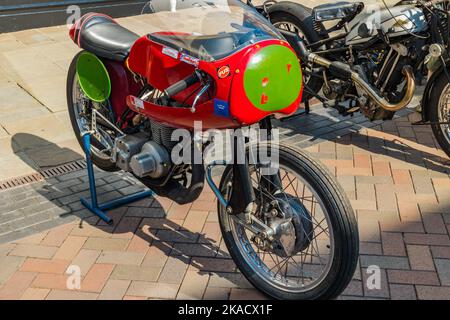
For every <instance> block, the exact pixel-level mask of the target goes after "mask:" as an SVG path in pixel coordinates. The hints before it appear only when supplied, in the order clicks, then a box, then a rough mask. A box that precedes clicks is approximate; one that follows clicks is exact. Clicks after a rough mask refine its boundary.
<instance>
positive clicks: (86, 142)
mask: <svg viewBox="0 0 450 320" xmlns="http://www.w3.org/2000/svg"><path fill="white" fill-rule="evenodd" d="M82 139H83V146H84V152H85V154H86V166H87V171H88V177H89V190H90V193H91V201H89V200H87V199H85V198H81V199H80V200H81V203H82V204H83V205H84V206H85V207H86V208H87V209H89V210H90V211H91V212H92V213H93V214H95V215H97V216H99V217H100V218H101V219H102V220H103V221H105V222H106V223H108V224H112V223H113V220H112V219H111V218H110V217H108V216H107V215H106V213H105V211H107V210H110V209H114V208H118V207H120V206H123V205H125V204H128V203H131V202H134V201H137V200H140V199H142V198H145V197H149V196H152V195H153V192H152V191H151V190H143V191H140V192H138V193H135V194H131V195H128V196H124V197H122V198H120V199H115V200H111V201H108V202H106V203H104V204H100V205H99V204H98V200H97V189H96V186H95V176H94V165H93V164H92V155H91V134H90V133H86V134H85V135H83V137H82Z"/></svg>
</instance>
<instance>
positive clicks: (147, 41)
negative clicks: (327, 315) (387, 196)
mask: <svg viewBox="0 0 450 320" xmlns="http://www.w3.org/2000/svg"><path fill="white" fill-rule="evenodd" d="M146 10H148V12H149V13H148V14H143V15H142V16H139V19H141V21H143V22H145V23H146V24H147V25H148V26H149V29H150V30H151V32H150V33H149V34H147V35H145V36H142V37H139V36H138V35H136V34H134V33H133V32H131V31H129V30H127V29H125V28H124V27H122V26H120V25H119V24H118V23H116V22H115V21H114V20H113V19H112V18H110V17H108V16H105V15H102V14H95V13H91V14H86V15H85V16H83V17H82V18H81V19H80V20H79V21H77V22H76V23H75V24H74V26H73V27H72V29H71V30H70V36H71V38H72V39H73V41H74V42H75V43H76V44H77V45H78V46H79V47H80V48H82V49H84V50H83V51H81V52H80V53H78V54H77V55H76V56H75V57H74V59H73V61H72V63H71V65H70V69H69V73H68V79H67V102H68V108H69V114H70V118H71V121H72V125H73V129H74V131H75V134H76V136H77V137H78V138H79V141H80V144H81V137H82V136H83V134H84V133H86V132H90V133H91V139H92V141H91V145H92V150H91V153H92V159H93V162H94V163H95V164H96V165H97V166H98V167H99V168H101V169H103V170H106V171H114V170H125V171H127V172H130V173H132V174H133V175H134V176H136V177H137V178H138V179H139V180H140V181H142V182H143V183H144V184H145V185H147V186H148V187H149V188H151V189H152V190H153V191H155V192H157V193H158V194H161V195H164V196H167V197H169V198H170V199H172V200H174V201H175V202H177V203H180V204H185V203H189V202H192V201H194V200H196V199H197V198H198V196H199V195H200V193H201V192H202V190H203V186H204V181H205V180H206V181H207V183H208V184H209V185H210V187H211V188H212V190H213V191H214V193H215V194H216V196H217V198H218V213H219V223H220V226H221V230H222V234H223V239H224V241H225V243H226V246H227V248H228V251H229V253H230V255H231V257H232V258H233V260H234V261H235V263H236V264H237V266H238V268H239V269H240V271H241V272H242V273H243V274H244V276H245V277H246V278H247V279H248V280H249V281H250V282H251V283H252V284H253V285H254V286H255V287H256V288H258V289H259V290H261V291H262V292H264V293H266V294H268V295H269V296H271V297H273V298H278V299H318V298H322V299H323V298H334V297H336V296H337V295H338V294H340V293H341V292H342V290H343V289H344V288H345V287H346V286H347V284H348V282H349V281H350V279H351V278H352V275H353V273H354V270H355V267H356V263H357V258H358V245H359V242H358V231H357V227H356V221H355V217H354V214H353V211H352V208H351V206H350V203H349V201H348V199H347V198H346V197H345V193H344V191H343V190H342V189H341V188H340V187H339V185H338V184H337V182H336V180H335V179H334V177H333V176H332V175H331V174H330V173H329V172H328V171H327V169H326V168H325V167H324V166H323V165H321V164H320V163H319V162H318V161H317V160H315V159H313V158H312V157H311V156H310V155H309V154H307V153H305V152H303V151H302V150H298V149H296V148H294V147H291V146H287V145H284V144H279V143H276V141H275V140H273V137H271V132H273V131H272V127H271V117H273V116H275V117H285V116H289V115H291V114H293V113H294V112H295V111H296V110H297V108H298V106H299V104H300V101H301V97H302V82H301V79H302V74H301V68H300V63H299V60H298V58H297V56H296V54H295V51H294V50H293V49H292V48H291V47H290V45H289V44H288V42H287V41H286V40H285V39H284V38H283V36H282V35H281V34H280V33H279V32H278V31H277V30H276V29H275V28H274V27H273V26H272V25H270V23H269V22H268V21H267V20H266V19H265V18H264V17H263V16H261V15H260V14H259V13H258V12H257V11H256V10H254V9H253V8H251V7H249V6H246V5H245V4H243V3H241V2H240V1H238V0H227V1H225V0H215V1H213V0H208V1H200V0H195V1H194V0H183V1H181V0H178V1H175V0H172V1H167V0H162V1H150V2H149V4H148V7H147V8H146ZM196 122H201V124H202V132H200V133H198V132H195V130H194V127H195V126H196ZM258 124H259V128H260V129H262V130H266V131H267V132H268V133H269V134H268V139H267V141H263V142H261V141H253V139H250V138H248V137H245V136H244V135H233V141H234V142H235V143H234V144H233V147H232V158H231V161H217V160H216V161H213V162H210V163H205V162H204V161H202V160H200V161H195V159H194V158H195V157H194V156H193V155H195V154H196V152H195V151H200V152H203V151H204V150H205V149H206V148H207V147H208V146H210V145H211V143H212V142H211V139H208V138H205V135H206V133H207V132H208V130H209V129H216V131H217V129H233V130H234V131H233V132H234V133H236V132H238V131H239V130H236V129H240V128H244V127H249V126H253V125H258ZM180 129H183V130H184V132H187V136H188V141H189V142H190V143H189V147H188V148H178V147H179V145H180V141H179V140H178V139H174V137H176V136H178V135H177V134H176V132H177V130H180ZM228 131H229V130H228ZM239 141H241V143H240V142H239ZM185 142H186V141H185ZM185 145H186V143H184V144H183V146H185ZM177 148H178V149H177ZM241 148H242V150H241ZM174 150H178V151H179V150H182V151H181V153H182V156H184V157H183V159H185V158H186V155H188V157H187V158H188V160H191V161H182V162H181V163H180V162H179V161H175V160H174V157H173V154H174ZM190 151H194V152H190ZM261 154H265V155H269V157H262V156H260V155H261ZM244 155H245V156H244ZM275 155H276V157H275ZM241 158H242V159H241ZM202 159H203V158H202ZM239 159H241V160H242V161H239ZM185 160H186V159H185ZM216 166H224V170H222V171H221V172H222V174H221V175H222V177H221V181H220V184H219V185H218V186H216V184H215V182H214V179H213V177H212V170H213V169H214V168H215V167H216Z"/></svg>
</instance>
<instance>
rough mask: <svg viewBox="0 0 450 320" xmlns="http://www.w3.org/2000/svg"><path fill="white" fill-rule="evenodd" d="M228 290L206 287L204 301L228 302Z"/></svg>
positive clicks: (229, 290)
mask: <svg viewBox="0 0 450 320" xmlns="http://www.w3.org/2000/svg"><path fill="white" fill-rule="evenodd" d="M230 292H231V289H230V288H217V287H207V288H206V290H205V294H204V296H203V299H204V300H228V299H229V296H230Z"/></svg>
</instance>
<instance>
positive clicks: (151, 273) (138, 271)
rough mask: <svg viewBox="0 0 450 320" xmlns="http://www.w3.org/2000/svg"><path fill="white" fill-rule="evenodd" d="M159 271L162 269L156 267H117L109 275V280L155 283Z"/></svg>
mask: <svg viewBox="0 0 450 320" xmlns="http://www.w3.org/2000/svg"><path fill="white" fill-rule="evenodd" d="M161 270H162V268H158V267H156V268H155V267H148V266H144V267H142V266H137V265H117V266H116V267H115V268H114V271H113V273H112V274H111V279H117V280H139V281H157V280H158V277H159V274H160V272H161Z"/></svg>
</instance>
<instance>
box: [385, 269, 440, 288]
mask: <svg viewBox="0 0 450 320" xmlns="http://www.w3.org/2000/svg"><path fill="white" fill-rule="evenodd" d="M388 279H389V283H400V284H416V285H419V284H424V285H439V279H438V277H437V274H436V272H430V271H409V270H388Z"/></svg>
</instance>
